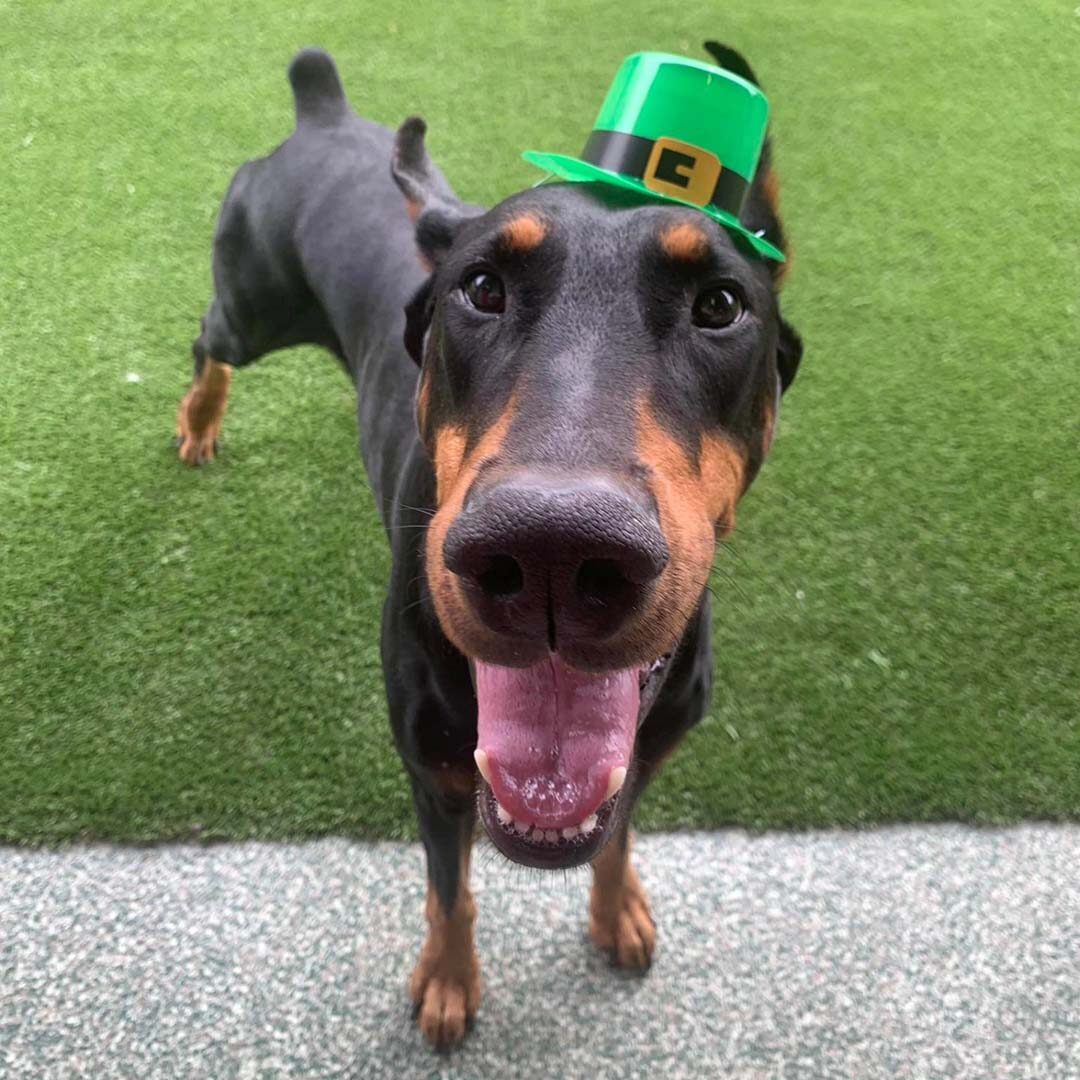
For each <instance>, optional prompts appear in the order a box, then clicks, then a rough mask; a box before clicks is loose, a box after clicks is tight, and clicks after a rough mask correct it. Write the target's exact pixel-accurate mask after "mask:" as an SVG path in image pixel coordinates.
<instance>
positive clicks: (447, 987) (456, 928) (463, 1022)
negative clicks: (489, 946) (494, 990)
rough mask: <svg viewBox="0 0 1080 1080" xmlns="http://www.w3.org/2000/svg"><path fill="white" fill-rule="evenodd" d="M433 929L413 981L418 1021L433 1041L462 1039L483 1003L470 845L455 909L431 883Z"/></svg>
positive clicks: (428, 909)
mask: <svg viewBox="0 0 1080 1080" xmlns="http://www.w3.org/2000/svg"><path fill="white" fill-rule="evenodd" d="M424 910H425V914H426V916H427V923H428V934H427V940H426V941H425V942H424V945H423V948H422V949H421V950H420V957H419V959H418V960H417V962H416V967H415V968H414V969H413V973H412V978H411V979H410V981H409V996H410V997H411V998H412V1001H413V1004H414V1005H415V1006H416V1007H417V1023H418V1024H419V1025H420V1030H421V1032H423V1034H424V1037H425V1038H426V1039H427V1040H428V1042H430V1043H431V1044H432V1046H436V1047H440V1048H445V1047H449V1046H453V1045H454V1044H455V1043H459V1042H461V1040H462V1039H463V1038H464V1037H465V1029H466V1026H467V1025H468V1023H469V1021H470V1020H472V1018H473V1017H474V1016H475V1015H476V1011H477V1009H478V1008H479V1007H480V962H479V960H478V959H477V957H476V948H475V946H474V944H473V924H474V923H475V922H476V902H475V901H474V900H473V897H472V893H471V892H470V890H469V849H468V848H466V849H465V851H464V853H463V854H462V859H461V884H460V885H459V887H458V894H457V896H456V897H455V898H454V906H453V908H452V909H451V911H450V912H449V914H448V913H447V912H445V911H444V910H443V907H442V904H440V903H439V897H438V895H437V894H436V892H435V890H434V889H433V888H432V887H431V883H430V882H429V883H428V893H427V903H426V905H425V909H424Z"/></svg>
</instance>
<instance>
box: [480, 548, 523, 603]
mask: <svg viewBox="0 0 1080 1080" xmlns="http://www.w3.org/2000/svg"><path fill="white" fill-rule="evenodd" d="M476 581H477V584H478V585H479V586H480V588H481V589H483V590H484V592H486V593H487V594H488V596H494V597H499V598H502V599H508V598H509V597H511V596H516V595H517V594H518V593H519V592H521V589H522V586H523V585H524V584H525V575H524V574H523V573H522V572H521V567H520V566H519V565H518V561H517V560H516V559H513V558H511V557H510V556H509V555H493V556H492V557H491V559H490V560H489V562H488V565H487V567H486V568H485V569H484V571H483V572H482V573H480V574H477V575H476Z"/></svg>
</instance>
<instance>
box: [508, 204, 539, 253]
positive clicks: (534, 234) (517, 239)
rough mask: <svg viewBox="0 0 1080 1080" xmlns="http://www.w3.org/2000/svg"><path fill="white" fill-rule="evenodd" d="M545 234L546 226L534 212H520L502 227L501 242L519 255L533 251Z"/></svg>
mask: <svg viewBox="0 0 1080 1080" xmlns="http://www.w3.org/2000/svg"><path fill="white" fill-rule="evenodd" d="M545 236H547V228H546V226H545V225H544V223H543V222H542V221H541V220H540V219H539V218H538V217H537V216H536V215H535V214H522V215H521V217H516V218H514V219H513V220H512V221H508V222H507V223H506V224H505V225H504V226H503V227H502V242H503V244H504V245H505V246H506V247H507V248H508V249H509V250H510V251H513V252H516V253H517V254H519V255H525V254H528V253H529V252H530V251H534V250H535V249H536V248H538V247H539V246H540V245H541V244H542V243H543V241H544V237H545Z"/></svg>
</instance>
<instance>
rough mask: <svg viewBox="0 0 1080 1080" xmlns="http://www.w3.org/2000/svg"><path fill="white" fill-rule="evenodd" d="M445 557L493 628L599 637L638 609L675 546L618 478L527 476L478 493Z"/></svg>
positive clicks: (454, 529)
mask: <svg viewBox="0 0 1080 1080" xmlns="http://www.w3.org/2000/svg"><path fill="white" fill-rule="evenodd" d="M443 555H444V558H445V560H446V565H447V567H448V568H449V569H450V570H451V571H452V572H453V573H455V574H457V575H458V576H459V577H460V578H461V579H462V581H463V582H464V584H465V586H466V595H467V596H468V598H469V602H470V604H471V605H472V607H473V608H474V609H475V611H476V613H477V614H478V615H479V616H480V618H481V619H482V620H483V621H484V622H485V623H486V624H487V625H488V626H489V627H490V628H491V629H493V630H496V631H497V632H500V633H507V634H511V635H513V636H515V637H527V638H532V639H541V638H547V639H549V640H551V639H555V638H558V639H565V638H567V637H569V638H572V639H596V640H599V639H602V638H605V637H609V636H611V635H612V634H614V633H615V632H616V631H617V630H618V629H619V628H620V627H621V626H622V625H623V624H624V623H625V622H626V620H627V619H628V618H629V617H630V616H631V615H632V613H633V612H634V611H635V610H637V608H638V607H639V605H640V604H641V602H642V600H643V598H644V596H645V594H646V592H647V590H648V588H649V585H650V584H651V583H652V582H653V581H654V580H655V579H656V578H657V577H659V575H660V574H661V572H662V571H663V569H664V567H665V566H666V565H667V560H668V549H667V544H666V543H665V541H664V536H663V533H662V532H661V529H660V525H659V522H658V520H657V517H656V513H655V511H654V510H653V509H652V507H651V506H650V505H648V504H647V501H646V500H645V499H643V498H640V497H638V496H637V495H636V494H634V493H630V492H628V491H625V490H623V489H622V488H621V487H620V486H619V485H618V484H616V483H615V482H613V481H609V480H607V479H605V478H591V479H588V480H581V479H578V480H576V481H569V480H564V479H560V480H550V479H545V478H542V477H526V478H517V479H515V480H509V481H503V482H502V483H499V484H496V485H494V486H492V487H490V488H489V489H487V490H486V491H483V492H481V493H478V494H476V495H475V496H474V497H472V498H471V499H470V501H469V504H468V505H467V507H466V508H465V510H464V511H463V512H462V513H461V514H459V515H458V518H457V520H456V521H455V522H454V524H453V525H452V526H451V528H450V529H449V530H448V532H447V536H446V542H445V546H444V549H443Z"/></svg>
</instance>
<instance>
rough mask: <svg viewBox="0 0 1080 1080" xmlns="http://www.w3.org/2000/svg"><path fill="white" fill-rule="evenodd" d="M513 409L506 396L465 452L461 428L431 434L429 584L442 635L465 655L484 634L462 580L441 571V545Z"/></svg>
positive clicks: (505, 429)
mask: <svg viewBox="0 0 1080 1080" xmlns="http://www.w3.org/2000/svg"><path fill="white" fill-rule="evenodd" d="M516 410H517V403H516V400H515V398H514V397H513V396H511V398H510V400H509V401H508V402H507V405H506V408H505V409H504V410H503V413H502V415H501V416H500V417H499V418H498V419H497V420H496V421H495V423H494V424H492V425H491V427H490V428H489V429H488V430H487V431H486V432H484V434H483V435H482V436H481V437H480V438H479V439H478V440H477V442H476V445H475V446H473V448H472V449H471V450H469V451H468V452H467V451H466V447H467V442H468V440H467V436H466V433H465V431H464V429H462V428H457V427H449V426H448V427H445V428H442V429H441V430H440V431H438V432H437V433H436V435H435V439H434V448H433V452H432V456H433V458H434V464H435V498H436V502H437V503H438V509H437V511H436V513H435V516H434V517H433V518H432V519H431V527H430V528H429V529H428V531H427V540H426V555H427V558H426V564H427V576H428V585H429V587H430V589H431V596H432V600H433V601H434V603H435V612H436V614H437V615H438V617H439V623H440V624H441V626H442V629H443V633H445V634H446V636H447V637H448V638H449V639H450V640H451V641H452V642H453V643H454V645H455V646H456V647H457V648H458V649H460V650H461V652H463V653H465V655H466V656H470V655H472V653H473V651H474V650H473V649H471V648H470V647H469V644H468V642H469V640H470V639H472V640H476V638H477V637H479V636H482V635H484V634H486V631H485V630H484V629H483V628H482V627H481V626H480V624H479V623H478V622H477V620H476V618H475V617H474V616H473V615H472V614H471V611H470V608H469V606H468V604H467V603H466V602H465V597H464V596H463V595H462V591H461V583H460V582H459V581H458V579H457V577H456V576H455V575H454V574H451V573H450V572H449V571H448V570H447V569H446V563H445V562H444V561H443V543H444V542H445V540H446V534H447V532H448V530H449V529H450V526H451V525H452V524H453V523H454V520H455V518H456V517H457V516H458V514H459V513H460V512H461V507H462V505H463V504H464V502H465V496H466V495H467V494H468V492H469V488H470V487H471V486H472V482H473V480H475V479H476V476H477V474H478V473H479V471H480V469H481V467H482V466H483V464H484V462H485V461H487V460H489V459H490V458H492V457H494V456H495V455H496V454H498V452H499V450H500V449H501V447H502V444H503V440H504V439H505V438H506V433H507V432H508V431H509V430H510V425H511V423H512V422H513V419H514V414H515V412H516Z"/></svg>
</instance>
